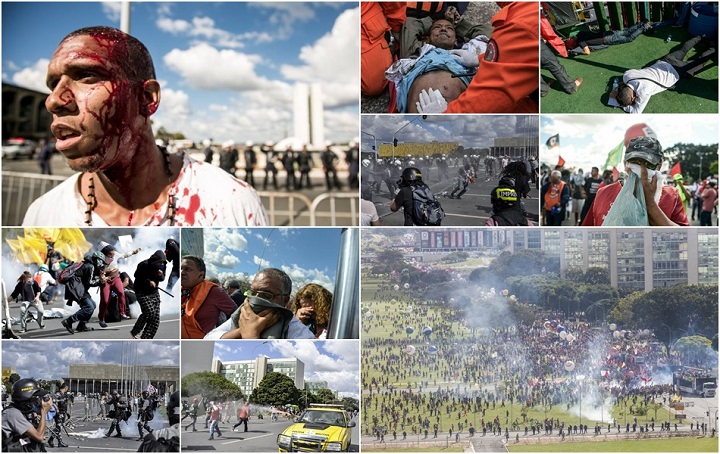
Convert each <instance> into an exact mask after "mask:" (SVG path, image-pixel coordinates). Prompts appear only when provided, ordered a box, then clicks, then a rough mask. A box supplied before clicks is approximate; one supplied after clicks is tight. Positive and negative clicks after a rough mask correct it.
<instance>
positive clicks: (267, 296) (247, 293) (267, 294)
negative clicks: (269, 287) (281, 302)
mask: <svg viewBox="0 0 720 454" xmlns="http://www.w3.org/2000/svg"><path fill="white" fill-rule="evenodd" d="M243 295H245V296H257V297H258V298H262V299H264V300H268V301H272V300H274V299H275V298H277V297H278V296H285V294H284V293H273V292H268V291H265V290H253V289H250V290H245V293H243Z"/></svg>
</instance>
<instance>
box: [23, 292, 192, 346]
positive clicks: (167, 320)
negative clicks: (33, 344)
mask: <svg viewBox="0 0 720 454" xmlns="http://www.w3.org/2000/svg"><path fill="white" fill-rule="evenodd" d="M98 302H99V301H96V303H98ZM78 308H79V307H78V305H77V303H76V304H75V305H74V306H72V307H70V306H65V303H64V302H63V301H60V300H57V302H56V303H54V304H51V305H45V310H48V309H51V310H53V311H59V312H61V313H63V314H64V315H65V316H68V315H72V314H73V313H75V311H77V309H78ZM130 313H131V314H132V315H133V318H131V319H129V320H123V321H121V322H116V323H108V327H107V328H104V329H103V328H100V325H99V324H98V319H97V309H96V310H95V313H94V314H93V317H92V318H91V319H90V322H88V323H87V326H88V327H89V328H92V329H93V330H92V331H85V332H81V333H78V332H76V333H75V334H72V335H71V334H70V333H69V332H68V331H67V330H66V329H65V328H64V327H63V326H62V325H61V324H60V322H62V320H63V319H62V318H59V317H58V318H45V320H44V324H45V329H40V327H39V326H38V323H37V322H36V321H34V320H32V321H28V324H27V332H25V333H21V332H20V323H19V322H18V323H17V324H13V331H14V332H15V334H17V335H18V336H20V337H21V338H22V339H61V340H82V339H119V340H129V339H131V336H130V330H131V329H132V327H133V325H134V324H135V321H136V318H137V316H138V315H139V314H140V308H139V307H138V303H136V304H133V305H131V306H130ZM10 316H11V317H13V318H14V319H16V320H18V321H19V320H20V304H18V303H10ZM74 326H77V324H75V325H74ZM179 338H180V314H179V313H174V314H162V313H161V314H160V328H158V331H157V334H156V335H155V339H179Z"/></svg>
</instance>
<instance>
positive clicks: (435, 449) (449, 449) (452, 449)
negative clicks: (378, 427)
mask: <svg viewBox="0 0 720 454" xmlns="http://www.w3.org/2000/svg"><path fill="white" fill-rule="evenodd" d="M387 451H392V452H463V451H464V449H463V448H462V447H460V446H454V447H452V448H403V449H398V448H394V447H389V448H388V449H368V448H363V452H387Z"/></svg>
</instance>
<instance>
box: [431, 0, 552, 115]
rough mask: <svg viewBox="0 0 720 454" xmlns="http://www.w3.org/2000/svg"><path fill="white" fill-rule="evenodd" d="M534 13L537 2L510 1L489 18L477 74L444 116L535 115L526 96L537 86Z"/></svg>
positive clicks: (533, 105) (535, 23) (536, 23)
mask: <svg viewBox="0 0 720 454" xmlns="http://www.w3.org/2000/svg"><path fill="white" fill-rule="evenodd" d="M538 11H539V4H538V3H537V2H513V3H511V4H510V5H508V6H506V7H504V8H503V9H502V10H500V11H499V12H498V13H497V14H496V15H495V16H493V20H492V24H493V27H494V31H493V33H492V36H491V40H490V43H489V45H488V50H487V52H485V54H483V55H480V57H479V58H480V66H479V67H478V71H477V74H475V77H473V80H472V81H471V82H470V85H469V86H468V88H467V90H465V92H463V93H462V94H461V95H460V97H458V99H456V100H454V101H452V102H450V103H449V104H448V108H447V110H446V111H445V112H446V113H491V112H500V113H503V112H504V113H507V112H526V113H531V112H537V108H538V106H537V103H536V102H535V101H533V100H530V99H529V98H528V95H530V94H531V93H532V92H533V91H535V90H537V89H538V84H539V77H538V71H539V67H538V60H539V57H538V54H539V53H538V43H539V34H538Z"/></svg>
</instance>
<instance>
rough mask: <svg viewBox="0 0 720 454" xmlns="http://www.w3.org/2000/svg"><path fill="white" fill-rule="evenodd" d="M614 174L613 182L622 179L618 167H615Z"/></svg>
mask: <svg viewBox="0 0 720 454" xmlns="http://www.w3.org/2000/svg"><path fill="white" fill-rule="evenodd" d="M612 172H613V174H612V175H613V181H617V180H618V178H620V172H619V171H618V169H617V167H613V169H612Z"/></svg>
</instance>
